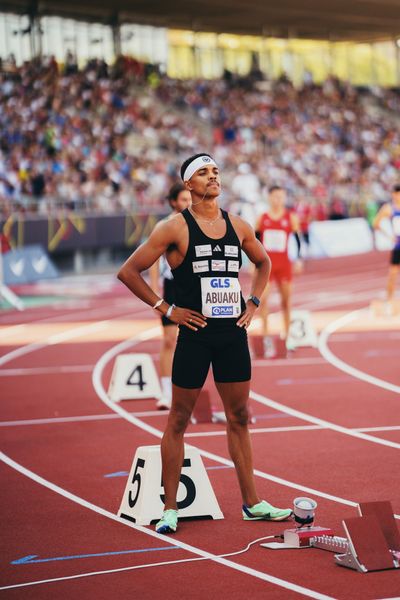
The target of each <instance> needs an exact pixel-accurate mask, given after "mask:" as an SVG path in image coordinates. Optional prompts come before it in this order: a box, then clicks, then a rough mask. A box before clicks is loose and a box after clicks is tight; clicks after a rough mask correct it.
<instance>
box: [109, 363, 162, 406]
mask: <svg viewBox="0 0 400 600" xmlns="http://www.w3.org/2000/svg"><path fill="white" fill-rule="evenodd" d="M108 396H109V398H110V400H113V401H114V402H120V401H121V400H139V399H144V398H159V397H160V396H161V388H160V382H159V379H158V375H157V372H156V369H155V366H154V363H153V360H152V358H151V356H150V355H149V354H120V355H119V356H117V357H116V359H115V362H114V367H113V371H112V375H111V379H110V385H109V387H108Z"/></svg>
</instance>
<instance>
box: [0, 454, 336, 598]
mask: <svg viewBox="0 0 400 600" xmlns="http://www.w3.org/2000/svg"><path fill="white" fill-rule="evenodd" d="M0 459H1V460H3V462H5V463H6V464H7V465H9V466H10V467H11V468H13V469H15V470H16V471H19V472H20V473H22V474H23V475H25V476H26V477H29V478H30V479H32V480H33V481H35V482H36V483H39V484H40V485H43V486H44V487H47V488H48V489H50V490H51V491H53V492H56V493H57V494H60V495H61V496H64V498H68V500H72V502H76V503H77V504H79V505H81V506H83V507H84V508H88V509H89V510H92V511H94V512H96V513H98V514H100V515H102V516H103V517H107V518H109V519H112V520H113V521H117V522H118V523H121V525H125V526H126V527H131V528H132V529H136V530H137V531H140V532H141V533H145V534H146V535H150V536H151V537H154V538H156V539H157V540H160V538H161V539H162V540H163V541H165V542H166V543H169V544H171V545H173V546H176V547H178V548H181V549H182V550H186V551H187V552H191V553H192V554H196V555H197V556H201V557H203V558H205V559H208V560H212V561H213V562H216V563H219V564H221V565H224V566H226V567H229V568H231V569H234V570H236V571H239V572H240V573H244V574H246V575H250V576H252V577H256V578H257V579H261V580H263V581H266V582H268V583H272V584H273V585H277V586H279V587H282V588H285V589H287V590H290V591H292V592H296V593H298V594H303V595H305V596H308V597H309V598H315V599H316V600H334V599H333V598H332V597H331V596H326V595H325V594H320V593H318V592H315V591H314V590H311V589H309V588H305V587H303V586H301V585H297V584H295V583H291V582H289V581H285V580H284V579H280V578H279V577H274V576H273V575H269V574H267V573H263V572H262V571H257V570H256V569H252V568H250V567H246V566H245V565H241V564H239V563H235V562H234V561H231V560H228V559H226V558H222V557H220V556H218V555H216V554H212V553H210V552H207V551H205V550H201V549H200V548H196V547H195V546H191V545H190V544H186V543H185V542H182V541H180V540H176V539H174V538H171V537H169V536H165V535H161V534H159V533H156V532H155V531H153V530H151V529H147V528H146V527H142V526H141V525H136V524H134V523H131V522H130V521H126V520H125V519H120V518H119V517H118V516H117V515H114V514H113V513H111V512H109V511H108V510H105V509H104V508H101V507H100V506H97V505H95V504H92V503H91V502H88V501H87V500H84V499H83V498H81V497H80V496H77V495H76V494H72V493H71V492H68V491H67V490H65V489H64V488H61V487H60V486H58V485H56V484H54V483H52V482H50V481H48V480H47V479H44V478H43V477H40V475H37V474H36V473H33V471H30V470H29V469H27V468H25V467H23V466H22V465H20V464H19V463H17V462H15V461H14V460H12V459H11V458H10V457H8V456H6V455H5V454H4V453H3V452H0ZM82 576H83V574H81V577H82ZM60 580H61V579H57V580H56V581H60ZM49 581H51V580H47V581H45V582H49ZM39 583H42V582H28V583H20V584H14V585H9V586H4V587H0V590H4V589H12V588H16V587H26V586H29V585H37V584H39ZM43 583H44V582H43Z"/></svg>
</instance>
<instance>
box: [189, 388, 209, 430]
mask: <svg viewBox="0 0 400 600" xmlns="http://www.w3.org/2000/svg"><path fill="white" fill-rule="evenodd" d="M214 412H215V411H214V407H213V406H212V405H211V399H210V392H208V391H207V390H201V392H200V394H199V397H198V398H197V400H196V404H195V405H194V408H193V412H192V416H191V421H192V423H194V424H197V423H213V414H214Z"/></svg>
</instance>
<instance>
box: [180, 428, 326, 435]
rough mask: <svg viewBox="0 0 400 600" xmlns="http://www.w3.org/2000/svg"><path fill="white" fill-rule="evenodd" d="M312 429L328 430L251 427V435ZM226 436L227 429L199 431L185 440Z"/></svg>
mask: <svg viewBox="0 0 400 600" xmlns="http://www.w3.org/2000/svg"><path fill="white" fill-rule="evenodd" d="M312 429H326V427H320V426H319V425H298V426H297V425H293V426H291V427H261V428H259V429H257V428H253V427H249V432H250V433H281V432H285V431H310V430H312ZM220 435H222V436H223V435H226V431H225V429H224V430H223V431H221V430H220V431H199V432H193V433H185V438H196V437H212V436H220Z"/></svg>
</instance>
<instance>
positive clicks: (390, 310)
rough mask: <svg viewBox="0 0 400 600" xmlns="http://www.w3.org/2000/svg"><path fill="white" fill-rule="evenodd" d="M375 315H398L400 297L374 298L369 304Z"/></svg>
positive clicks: (399, 311)
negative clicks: (390, 298)
mask: <svg viewBox="0 0 400 600" xmlns="http://www.w3.org/2000/svg"><path fill="white" fill-rule="evenodd" d="M369 309H370V312H371V313H372V316H374V317H398V316H399V315H400V298H394V299H393V300H391V301H388V300H372V302H371V304H370V305H369Z"/></svg>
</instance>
